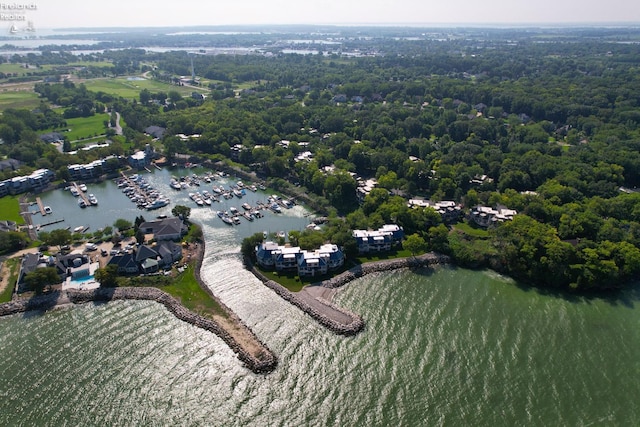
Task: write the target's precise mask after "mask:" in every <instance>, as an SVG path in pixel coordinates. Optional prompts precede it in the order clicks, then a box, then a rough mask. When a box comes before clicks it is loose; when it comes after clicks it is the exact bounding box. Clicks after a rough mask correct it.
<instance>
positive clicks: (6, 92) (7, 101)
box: [0, 83, 40, 111]
mask: <svg viewBox="0 0 640 427" xmlns="http://www.w3.org/2000/svg"><path fill="white" fill-rule="evenodd" d="M31 86H32V87H33V83H32V84H31ZM38 105H40V98H38V94H37V93H35V92H33V90H31V91H29V90H11V89H7V88H0V111H2V110H6V109H7V108H27V109H32V108H35V107H37V106H38Z"/></svg>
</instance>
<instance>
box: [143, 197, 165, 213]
mask: <svg viewBox="0 0 640 427" xmlns="http://www.w3.org/2000/svg"><path fill="white" fill-rule="evenodd" d="M168 204H169V200H168V199H163V198H159V199H155V200H154V201H153V202H151V203H148V204H147V205H146V206H145V207H146V209H147V210H148V211H151V210H154V209H160V208H162V207H164V206H167V205H168Z"/></svg>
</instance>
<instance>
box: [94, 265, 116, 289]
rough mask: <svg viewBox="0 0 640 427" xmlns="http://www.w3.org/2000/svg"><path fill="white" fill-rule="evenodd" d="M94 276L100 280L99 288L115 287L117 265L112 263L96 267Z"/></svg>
mask: <svg viewBox="0 0 640 427" xmlns="http://www.w3.org/2000/svg"><path fill="white" fill-rule="evenodd" d="M94 276H95V279H96V280H97V281H98V282H100V287H101V288H115V287H116V286H118V267H117V266H115V265H113V264H111V265H107V266H106V267H105V268H99V269H97V270H96V272H95V274H94Z"/></svg>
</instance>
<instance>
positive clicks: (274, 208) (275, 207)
mask: <svg viewBox="0 0 640 427" xmlns="http://www.w3.org/2000/svg"><path fill="white" fill-rule="evenodd" d="M269 209H271V210H272V211H273V212H275V213H281V212H282V208H281V207H280V205H279V204H277V203H272V204H271V206H269Z"/></svg>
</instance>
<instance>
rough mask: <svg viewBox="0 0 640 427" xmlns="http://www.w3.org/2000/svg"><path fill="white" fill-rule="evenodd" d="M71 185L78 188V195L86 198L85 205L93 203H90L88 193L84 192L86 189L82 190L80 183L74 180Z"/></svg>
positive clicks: (83, 198)
mask: <svg viewBox="0 0 640 427" xmlns="http://www.w3.org/2000/svg"><path fill="white" fill-rule="evenodd" d="M71 185H73V186H74V187H76V190H78V196H79V197H80V198H81V199H82V200H84V203H85V205H87V206H91V203H89V199H87V195H86V194H85V193H84V191H82V190H81V189H80V187H78V184H76V183H75V182H72V183H71Z"/></svg>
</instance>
